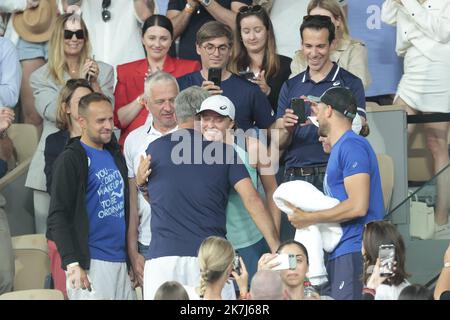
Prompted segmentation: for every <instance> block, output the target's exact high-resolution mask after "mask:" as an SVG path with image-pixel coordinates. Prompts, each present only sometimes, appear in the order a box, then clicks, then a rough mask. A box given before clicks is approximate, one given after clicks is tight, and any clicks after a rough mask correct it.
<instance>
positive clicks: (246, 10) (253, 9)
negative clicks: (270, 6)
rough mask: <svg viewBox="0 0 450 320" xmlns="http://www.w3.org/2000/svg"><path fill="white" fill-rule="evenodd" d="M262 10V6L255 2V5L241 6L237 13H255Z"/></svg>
mask: <svg viewBox="0 0 450 320" xmlns="http://www.w3.org/2000/svg"><path fill="white" fill-rule="evenodd" d="M261 10H262V7H261V6H260V5H259V4H257V5H256V6H243V7H241V8H240V9H239V13H255V12H259V11H261Z"/></svg>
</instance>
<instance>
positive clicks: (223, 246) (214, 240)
mask: <svg viewBox="0 0 450 320" xmlns="http://www.w3.org/2000/svg"><path fill="white" fill-rule="evenodd" d="M233 259H234V249H233V246H232V245H231V243H230V242H229V241H228V240H226V239H224V238H221V237H216V236H211V237H208V238H206V239H205V240H203V242H202V244H201V245H200V249H199V250H198V264H199V266H200V297H201V298H202V297H203V296H204V294H205V291H206V287H207V286H208V284H210V283H215V282H216V281H217V280H218V279H220V277H222V275H223V274H224V272H226V271H227V269H228V267H229V266H230V265H231V264H232V262H233Z"/></svg>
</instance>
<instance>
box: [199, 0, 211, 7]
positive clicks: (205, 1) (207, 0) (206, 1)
mask: <svg viewBox="0 0 450 320" xmlns="http://www.w3.org/2000/svg"><path fill="white" fill-rule="evenodd" d="M200 2H201V3H202V5H203V6H204V7H207V6H209V5H210V4H211V2H212V0H200Z"/></svg>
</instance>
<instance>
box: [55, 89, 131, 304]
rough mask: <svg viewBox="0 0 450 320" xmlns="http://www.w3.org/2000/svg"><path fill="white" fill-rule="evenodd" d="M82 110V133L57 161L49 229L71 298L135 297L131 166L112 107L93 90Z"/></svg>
mask: <svg viewBox="0 0 450 320" xmlns="http://www.w3.org/2000/svg"><path fill="white" fill-rule="evenodd" d="M78 113H79V124H80V127H81V129H82V134H81V138H80V137H76V138H72V139H71V140H70V141H69V143H68V145H67V146H66V148H65V150H64V152H63V153H62V154H61V155H60V156H59V157H58V158H57V159H56V161H55V164H54V173H53V182H52V189H51V191H52V192H51V194H52V197H51V200H50V210H49V216H48V234H49V235H50V236H51V238H52V239H53V240H54V241H55V243H56V246H57V248H58V252H59V253H60V255H61V261H62V267H63V268H64V269H66V270H67V271H66V277H67V295H68V297H69V299H71V300H73V299H76V300H85V299H113V300H124V299H134V298H135V293H134V291H133V289H132V287H131V281H130V277H129V276H128V270H127V264H126V261H127V251H126V249H127V248H126V239H125V236H126V229H127V223H128V216H129V204H128V197H127V196H126V195H127V194H128V180H127V167H126V163H125V159H124V158H123V156H122V154H121V152H120V149H119V146H118V144H117V142H115V141H111V139H112V129H113V127H114V124H113V107H112V105H111V102H110V101H109V99H108V98H107V97H106V96H104V95H103V94H101V93H90V94H88V95H86V96H84V97H83V98H81V99H80V103H79V108H78ZM86 289H87V290H86Z"/></svg>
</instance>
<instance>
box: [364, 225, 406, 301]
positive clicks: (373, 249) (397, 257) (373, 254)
mask: <svg viewBox="0 0 450 320" xmlns="http://www.w3.org/2000/svg"><path fill="white" fill-rule="evenodd" d="M387 246H389V247H390V248H389V250H391V251H392V250H394V263H393V264H394V265H395V267H393V266H392V268H390V269H391V270H389V271H392V275H391V276H388V275H387V274H386V271H388V270H386V269H385V267H388V266H384V265H385V262H384V261H383V257H382V256H385V255H384V254H383V253H382V256H379V253H380V247H381V252H382V251H383V250H387V248H388V247H387ZM361 253H362V255H363V259H364V269H363V282H364V284H365V286H366V287H365V288H364V289H363V293H371V294H372V295H374V296H375V300H397V299H398V296H399V294H400V292H401V291H402V290H403V288H405V287H407V286H408V285H409V284H410V283H409V282H408V281H407V280H406V278H407V277H408V276H409V275H408V274H407V273H406V271H405V263H406V252H405V243H404V242H403V238H402V235H401V234H400V233H399V232H398V231H397V229H396V227H395V226H394V225H393V224H391V223H390V222H387V221H372V222H369V223H368V224H366V226H365V228H364V233H363V241H362V248H361ZM373 270H375V271H376V273H377V274H376V276H377V279H381V280H382V284H380V285H379V286H378V287H377V288H376V289H375V288H372V287H371V286H370V285H369V283H370V282H371V281H369V280H370V278H371V274H372V273H373V272H374V271H373ZM371 280H372V281H373V279H371ZM368 285H369V290H368V289H367V288H368Z"/></svg>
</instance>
